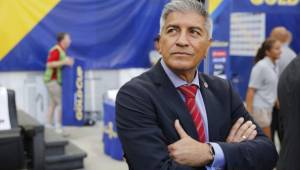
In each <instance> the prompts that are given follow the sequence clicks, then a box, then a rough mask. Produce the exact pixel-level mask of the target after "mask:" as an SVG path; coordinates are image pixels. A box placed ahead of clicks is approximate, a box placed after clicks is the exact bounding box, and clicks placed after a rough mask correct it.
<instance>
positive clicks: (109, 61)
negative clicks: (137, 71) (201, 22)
mask: <svg viewBox="0 0 300 170" xmlns="http://www.w3.org/2000/svg"><path fill="white" fill-rule="evenodd" d="M166 2H168V0H139V1H137V0H126V1H120V0H109V1H107V0H84V1H83V0H63V1H58V0H53V1H52V0H45V1H36V0H28V1H22V0H15V1H3V2H1V3H0V4H1V5H0V16H1V17H0V21H1V23H5V24H2V26H1V29H0V37H1V39H0V44H1V47H0V49H1V50H0V71H17V70H44V69H45V63H46V60H47V56H48V50H49V49H50V48H51V47H52V46H53V45H54V44H55V43H56V33H58V32H68V33H70V35H71V38H72V44H71V46H70V48H69V49H68V55H70V56H71V57H74V58H76V59H81V60H84V61H85V63H86V68H87V69H116V68H129V67H148V66H150V62H149V58H148V55H149V54H148V53H149V52H150V50H151V49H153V43H154V42H153V39H154V37H155V36H156V35H157V34H158V30H159V18H160V15H161V12H162V8H163V5H164V4H165V3H166ZM2 16H4V17H2ZM3 44H5V45H3Z"/></svg>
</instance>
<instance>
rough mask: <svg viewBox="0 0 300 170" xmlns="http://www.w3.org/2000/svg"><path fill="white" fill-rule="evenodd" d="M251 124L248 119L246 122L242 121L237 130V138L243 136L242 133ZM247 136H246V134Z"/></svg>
mask: <svg viewBox="0 0 300 170" xmlns="http://www.w3.org/2000/svg"><path fill="white" fill-rule="evenodd" d="M250 126H252V122H251V121H250V120H249V121H247V122H246V123H244V124H243V125H242V126H241V127H240V128H239V130H238V132H237V134H236V137H238V138H245V137H244V136H243V135H244V134H245V132H246V131H247V130H248V129H249V127H250ZM246 137H247V136H246Z"/></svg>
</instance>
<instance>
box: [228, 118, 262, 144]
mask: <svg viewBox="0 0 300 170" xmlns="http://www.w3.org/2000/svg"><path fill="white" fill-rule="evenodd" d="M256 135H257V131H256V126H255V124H253V123H252V122H251V121H247V122H245V123H244V118H242V117H241V118H239V119H238V120H237V121H236V122H235V124H234V125H233V127H232V128H231V130H230V133H229V135H228V137H227V139H226V142H228V143H232V142H242V141H245V140H252V139H254V138H255V137H256Z"/></svg>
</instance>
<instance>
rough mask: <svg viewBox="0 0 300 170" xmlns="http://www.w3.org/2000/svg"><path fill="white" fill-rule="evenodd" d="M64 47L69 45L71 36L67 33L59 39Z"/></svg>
mask: <svg viewBox="0 0 300 170" xmlns="http://www.w3.org/2000/svg"><path fill="white" fill-rule="evenodd" d="M61 43H62V45H63V46H64V48H68V47H69V46H70V45H71V37H70V35H69V34H66V35H65V37H64V39H63V40H62V41H61Z"/></svg>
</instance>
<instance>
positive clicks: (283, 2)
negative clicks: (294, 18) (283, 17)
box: [250, 0, 300, 6]
mask: <svg viewBox="0 0 300 170" xmlns="http://www.w3.org/2000/svg"><path fill="white" fill-rule="evenodd" d="M250 1H251V3H252V4H253V5H263V4H266V5H270V6H272V5H279V6H296V5H298V4H299V2H300V0H250Z"/></svg>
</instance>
